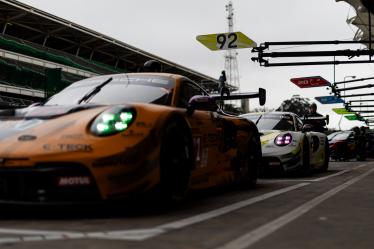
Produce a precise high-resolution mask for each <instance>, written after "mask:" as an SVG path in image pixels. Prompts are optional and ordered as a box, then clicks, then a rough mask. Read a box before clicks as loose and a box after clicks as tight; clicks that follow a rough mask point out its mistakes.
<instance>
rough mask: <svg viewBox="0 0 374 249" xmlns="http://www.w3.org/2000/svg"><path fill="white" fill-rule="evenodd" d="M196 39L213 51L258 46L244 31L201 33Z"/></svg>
mask: <svg viewBox="0 0 374 249" xmlns="http://www.w3.org/2000/svg"><path fill="white" fill-rule="evenodd" d="M196 40H198V41H199V42H200V43H202V44H203V45H204V46H206V47H207V48H209V49H210V50H213V51H216V50H228V49H239V48H251V47H256V46H257V44H256V42H254V41H252V40H251V39H249V38H248V37H247V36H246V35H245V34H243V33H242V32H233V33H220V34H209V35H199V36H197V37H196Z"/></svg>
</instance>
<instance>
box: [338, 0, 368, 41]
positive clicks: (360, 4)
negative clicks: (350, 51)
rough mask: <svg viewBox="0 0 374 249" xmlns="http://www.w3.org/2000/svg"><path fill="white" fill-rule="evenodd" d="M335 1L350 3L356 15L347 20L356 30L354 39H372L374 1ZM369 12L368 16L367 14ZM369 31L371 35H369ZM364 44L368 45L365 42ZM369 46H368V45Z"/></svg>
mask: <svg viewBox="0 0 374 249" xmlns="http://www.w3.org/2000/svg"><path fill="white" fill-rule="evenodd" d="M336 1H337V2H346V3H348V4H349V5H351V6H352V7H353V8H354V9H355V11H356V14H357V15H356V16H354V17H352V18H350V19H348V20H347V22H348V23H349V24H353V25H355V26H356V27H357V28H358V30H357V33H356V35H355V37H354V40H356V41H369V40H374V34H373V32H372V31H371V30H374V2H373V1H372V0H336ZM369 12H370V16H369ZM369 17H370V18H369ZM369 24H370V25H369ZM370 33H371V36H370V35H369V34H370ZM366 45H369V44H367V43H366ZM368 47H369V46H368Z"/></svg>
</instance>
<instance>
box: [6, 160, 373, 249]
mask: <svg viewBox="0 0 374 249" xmlns="http://www.w3.org/2000/svg"><path fill="white" fill-rule="evenodd" d="M373 182H374V161H366V162H355V161H352V162H331V163H330V170H329V172H327V173H323V174H313V175H312V176H310V177H306V178H300V177H271V178H265V179H261V180H260V181H259V183H258V186H257V187H256V188H255V189H251V190H239V189H237V188H233V187H232V188H225V189H218V190H214V191H207V192H201V193H194V194H193V195H192V196H190V197H189V198H188V199H187V200H186V201H185V202H184V203H183V204H182V205H180V206H177V207H174V208H172V209H170V210H165V211H160V210H158V209H156V208H154V207H152V205H151V204H150V203H148V204H143V203H137V204H131V205H130V204H129V206H127V207H121V208H106V209H100V210H90V208H86V209H85V210H74V208H73V209H70V208H69V209H61V210H53V211H49V210H43V211H42V212H41V213H40V212H39V213H38V212H36V210H35V209H30V210H29V209H23V210H22V213H20V211H19V210H17V211H14V210H6V211H5V210H1V208H0V248H105V249H110V248H141V249H143V248H144V249H146V248H147V249H148V248H152V249H158V248H160V249H161V248H173V249H174V248H175V249H178V248H183V249H187V248H188V249H195V248H196V249H197V248H206V249H210V248H211V249H224V248H232V249H241V248H281V249H283V248H339V249H341V248H373V244H374V236H372V231H373V229H374V219H373V216H374V215H373V210H374V184H373ZM35 212H36V213H35Z"/></svg>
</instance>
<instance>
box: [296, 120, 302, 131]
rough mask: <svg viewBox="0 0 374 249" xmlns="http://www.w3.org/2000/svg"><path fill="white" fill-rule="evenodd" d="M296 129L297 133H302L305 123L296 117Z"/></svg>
mask: <svg viewBox="0 0 374 249" xmlns="http://www.w3.org/2000/svg"><path fill="white" fill-rule="evenodd" d="M296 129H297V131H301V130H302V129H303V122H302V121H301V120H300V118H299V117H296Z"/></svg>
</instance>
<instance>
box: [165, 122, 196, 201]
mask: <svg viewBox="0 0 374 249" xmlns="http://www.w3.org/2000/svg"><path fill="white" fill-rule="evenodd" d="M183 127H186V125H184V123H182V122H171V123H170V124H168V125H167V126H166V127H165V129H164V134H163V136H162V142H161V150H160V198H161V201H162V202H163V204H169V203H175V202H177V201H180V200H182V199H183V198H184V197H185V195H186V192H187V190H188V186H189V180H190V175H191V169H192V165H193V153H192V139H191V135H190V133H189V131H188V130H187V128H185V129H183Z"/></svg>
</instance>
